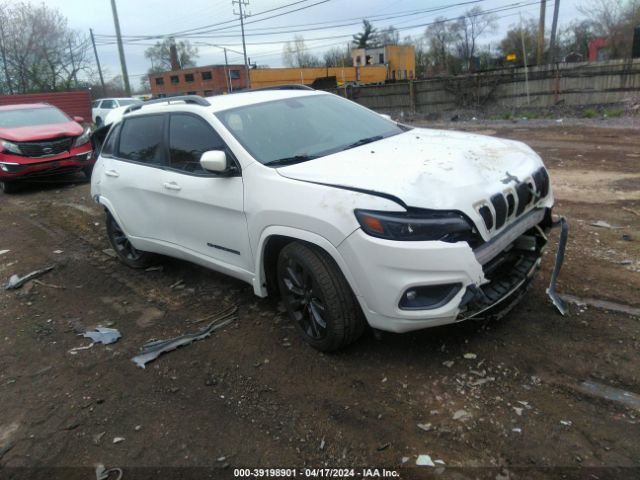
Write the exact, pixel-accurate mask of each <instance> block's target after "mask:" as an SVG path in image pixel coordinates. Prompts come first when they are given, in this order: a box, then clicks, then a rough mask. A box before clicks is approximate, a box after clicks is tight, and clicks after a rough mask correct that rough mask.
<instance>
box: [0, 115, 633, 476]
mask: <svg viewBox="0 0 640 480" xmlns="http://www.w3.org/2000/svg"><path fill="white" fill-rule="evenodd" d="M447 128H462V129H465V130H474V131H478V132H481V133H485V134H489V135H498V136H504V137H508V138H514V139H518V140H523V141H526V142H527V143H529V145H531V146H532V147H533V148H534V149H535V150H536V151H538V152H539V153H540V154H541V155H542V157H543V158H544V159H545V161H546V163H547V165H548V167H549V169H550V173H551V178H552V181H553V183H554V188H555V194H556V198H557V206H556V213H558V214H561V215H564V216H565V217H567V219H568V221H569V224H570V241H569V246H568V250H567V256H566V261H565V265H564V267H563V270H562V273H561V276H560V282H559V290H560V291H561V292H563V293H568V294H572V295H575V296H577V297H583V298H591V299H599V300H608V301H611V302H616V303H620V304H623V305H626V306H628V307H633V308H638V307H640V295H639V294H638V292H639V291H640V129H637V128H633V129H624V128H602V127H595V126H591V127H584V126H570V125H567V124H563V125H554V126H550V127H530V126H527V125H526V124H524V125H523V124H514V125H509V124H492V123H484V124H482V125H477V124H475V125H470V124H463V125H458V124H451V125H449V126H448V127H447ZM599 220H601V221H605V222H607V223H608V224H609V225H611V226H613V227H616V228H603V227H597V226H593V225H591V224H592V223H594V222H597V221H599ZM0 225H1V230H0V231H1V233H0V283H4V282H5V281H6V280H7V279H8V278H9V277H10V276H11V275H12V274H14V273H19V274H25V273H27V272H30V271H32V270H34V269H37V268H41V267H43V266H46V265H55V266H56V267H55V269H54V270H53V271H52V272H50V273H48V274H46V275H44V276H42V277H41V278H40V281H41V282H42V283H34V282H31V283H30V284H27V285H26V286H25V287H23V288H22V289H20V290H17V291H4V290H0V467H3V468H0V477H3V475H4V476H6V478H13V476H15V477H17V476H19V474H20V472H22V473H25V472H28V475H27V476H30V477H34V476H35V473H34V472H36V470H28V471H24V470H21V469H20V468H19V467H31V468H50V467H88V468H89V469H93V468H94V466H95V465H96V464H98V463H102V464H104V465H106V466H107V467H120V468H122V469H123V470H124V476H123V479H124V480H127V479H128V478H133V477H135V474H136V473H137V474H141V473H142V472H145V471H146V472H147V473H148V474H149V475H150V476H153V475H155V473H154V472H157V470H154V469H156V468H158V467H206V468H203V469H201V470H191V471H192V472H197V475H196V474H195V473H194V475H195V476H197V477H198V478H205V477H206V478H221V477H222V476H224V475H227V476H230V477H232V476H233V474H232V472H233V469H234V468H237V467H262V468H265V467H293V466H295V467H303V466H312V467H343V466H352V467H356V466H357V467H388V468H391V469H396V470H397V471H398V472H399V474H400V475H401V476H402V477H403V478H413V477H416V476H420V475H424V474H425V472H426V471H427V470H428V473H429V474H433V473H436V472H440V473H442V474H445V475H446V474H447V473H449V474H451V476H452V477H453V478H479V477H483V476H487V477H488V478H502V479H506V478H531V477H535V476H539V477H540V478H542V477H546V476H556V475H568V476H569V477H572V476H576V477H579V478H621V477H625V476H628V478H638V475H640V424H639V422H640V410H639V409H638V408H640V407H637V406H636V408H633V406H626V405H625V404H623V403H622V402H619V401H610V400H605V399H602V398H599V397H598V396H597V395H594V394H592V393H589V392H587V391H586V390H585V387H584V386H582V387H581V386H580V385H581V382H584V381H592V382H596V383H597V384H602V385H606V386H609V387H614V388H618V389H622V390H624V391H628V392H635V394H639V393H640V369H639V367H640V318H638V317H634V316H632V315H629V314H622V313H616V312H614V311H610V310H609V311H608V310H602V309H598V308H594V307H591V306H576V305H571V307H570V315H569V316H567V317H562V316H560V315H559V314H558V313H557V312H556V310H555V309H554V308H553V306H552V305H551V303H550V302H549V301H548V299H547V297H546V295H545V288H546V286H547V282H548V278H549V275H550V269H551V267H552V263H553V253H554V248H555V244H556V241H557V237H558V232H557V231H556V232H554V233H553V234H552V242H551V245H550V248H549V249H548V251H547V253H546V256H545V258H544V261H543V265H542V270H541V272H540V274H539V276H538V277H537V279H536V280H535V282H534V285H533V287H532V289H531V290H530V292H529V294H528V295H527V296H526V298H525V299H524V300H523V301H522V302H521V303H520V304H519V305H518V306H517V307H516V308H515V309H514V310H513V311H512V312H511V313H510V314H509V315H507V316H506V317H505V318H504V319H502V320H500V321H498V322H492V323H480V322H467V323H461V324H456V325H452V326H446V327H440V328H436V329H431V330H425V331H421V332H417V333H411V334H405V335H392V334H385V335H384V336H383V337H382V339H380V340H377V339H375V338H374V336H373V335H372V334H371V333H369V334H367V335H366V336H365V338H363V339H362V340H361V341H359V342H358V343H357V344H355V345H353V346H352V347H350V348H348V349H347V350H345V351H342V352H339V353H336V354H331V355H326V354H325V355H323V354H320V353H318V352H316V351H314V350H312V349H311V348H309V347H307V346H306V345H305V344H303V343H302V342H301V341H300V340H299V339H298V337H297V336H296V332H295V330H294V328H293V326H292V325H291V324H290V322H289V321H288V319H287V318H286V317H285V315H284V314H283V313H282V312H281V308H279V307H278V304H277V302H275V301H272V300H268V299H259V298H257V297H254V295H253V293H252V289H251V287H250V286H249V285H245V284H243V283H241V282H239V281H236V280H234V279H231V278H229V277H226V276H224V275H221V274H217V273H215V272H211V271H208V270H205V269H203V268H200V267H198V266H195V265H192V264H189V263H185V262H182V261H177V260H172V259H163V261H162V262H161V264H160V265H161V266H162V270H155V271H133V270H130V269H128V268H127V267H125V266H123V265H122V264H120V263H118V262H117V261H116V260H115V259H114V258H112V257H111V256H109V255H107V254H105V253H103V250H104V249H107V248H108V247H109V245H108V242H107V239H106V236H105V231H104V215H103V212H102V211H101V210H100V209H99V208H98V207H97V206H96V205H95V204H94V203H93V202H92V201H91V199H90V195H89V185H88V184H87V183H86V182H84V181H83V180H82V178H81V176H78V177H72V178H69V179H68V181H65V182H62V183H56V184H53V185H34V186H32V187H29V188H27V189H25V190H24V191H22V192H20V193H18V194H15V195H11V196H9V195H0ZM617 227H619V228H617ZM2 250H9V251H8V252H6V253H1V252H2ZM179 281H182V283H179V284H177V282H179ZM176 284H177V285H176ZM234 305H235V306H238V307H239V318H238V320H237V321H236V322H234V323H233V324H232V325H230V326H229V327H227V328H224V329H223V330H222V331H221V332H219V333H216V334H214V335H213V336H212V337H210V338H207V339H205V340H202V341H199V342H196V343H194V344H192V345H189V346H187V347H184V348H182V349H179V350H177V351H174V352H171V353H168V354H166V355H164V356H162V357H160V358H159V359H158V360H156V361H155V362H154V363H151V364H149V365H148V366H147V368H146V369H144V370H143V369H140V368H138V367H137V366H136V365H135V364H134V363H133V362H132V361H131V358H132V357H133V356H134V355H136V354H137V353H138V352H139V349H140V347H141V346H142V344H143V343H145V342H146V341H148V340H150V339H163V338H169V337H172V336H175V335H178V334H181V333H185V332H190V331H195V330H197V329H198V328H201V327H202V326H203V325H206V321H203V319H206V317H207V316H209V315H211V314H212V313H215V312H217V311H220V310H223V309H224V308H225V307H228V306H234ZM98 325H101V326H108V327H113V328H117V329H119V330H120V332H121V333H122V338H121V339H120V340H119V341H118V342H117V343H114V344H112V345H108V346H104V345H95V346H94V347H93V348H91V349H87V350H80V351H77V353H76V354H75V355H73V354H70V353H69V350H70V349H72V348H74V347H78V346H83V345H88V344H89V341H88V340H86V339H83V338H81V337H79V336H78V335H77V334H76V332H77V331H79V329H82V328H90V327H95V326H98ZM626 398H627V400H628V399H631V400H633V399H634V398H637V397H633V396H632V395H631V394H629V395H627V396H626ZM419 425H420V426H419ZM117 437H122V438H123V439H124V440H122V441H120V442H117V443H116V441H114V440H115V439H116V438H117ZM421 454H428V455H430V456H431V458H432V459H433V460H434V461H435V460H441V461H442V462H444V465H446V470H444V472H443V471H442V469H443V467H442V464H441V463H438V464H436V468H428V467H422V468H420V467H416V466H415V465H416V459H417V456H418V455H421ZM145 468H146V469H147V470H145ZM186 471H187V470H184V471H183V470H173V474H170V475H166V474H161V473H162V471H160V473H158V474H157V477H156V476H154V478H179V475H178V473H177V472H183V473H184V472H186ZM72 472H76V473H77V472H82V473H81V474H80V473H77V474H78V478H95V474H93V473H92V471H91V470H82V471H81V470H77V471H76V470H69V471H67V473H66V474H65V475H63V477H64V478H72V477H73V474H72ZM152 474H153V475H152ZM608 475H613V476H611V477H609V476H608ZM46 478H52V477H51V476H48V477H46ZM110 478H111V479H113V478H116V477H115V476H111V477H110Z"/></svg>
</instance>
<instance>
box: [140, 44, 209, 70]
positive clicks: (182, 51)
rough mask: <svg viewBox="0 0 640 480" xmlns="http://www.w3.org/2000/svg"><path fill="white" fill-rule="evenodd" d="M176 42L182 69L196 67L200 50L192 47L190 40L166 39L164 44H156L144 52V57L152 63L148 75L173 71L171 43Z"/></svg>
mask: <svg viewBox="0 0 640 480" xmlns="http://www.w3.org/2000/svg"><path fill="white" fill-rule="evenodd" d="M172 42H174V43H175V45H176V50H177V53H178V63H179V64H180V66H181V67H182V68H190V67H195V66H196V62H197V60H198V57H199V55H198V48H197V47H194V46H193V45H191V42H189V40H179V41H177V42H176V41H174V40H173V39H171V38H165V39H164V40H163V41H162V42H156V44H155V45H154V46H152V47H149V48H147V49H146V50H145V51H144V57H145V58H146V59H147V60H150V61H151V68H150V69H149V72H148V73H160V72H166V71H169V70H172V68H171V43H172Z"/></svg>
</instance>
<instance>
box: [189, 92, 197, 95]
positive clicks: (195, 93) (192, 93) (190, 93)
mask: <svg viewBox="0 0 640 480" xmlns="http://www.w3.org/2000/svg"><path fill="white" fill-rule="evenodd" d="M197 94H198V92H187V95H197Z"/></svg>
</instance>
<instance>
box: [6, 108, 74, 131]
mask: <svg viewBox="0 0 640 480" xmlns="http://www.w3.org/2000/svg"><path fill="white" fill-rule="evenodd" d="M70 121H71V120H70V119H69V117H67V116H66V115H65V114H64V113H62V112H61V111H60V110H58V109H57V108H54V107H42V108H19V109H16V110H0V128H20V127H31V126H35V125H51V124H54V123H67V122H70Z"/></svg>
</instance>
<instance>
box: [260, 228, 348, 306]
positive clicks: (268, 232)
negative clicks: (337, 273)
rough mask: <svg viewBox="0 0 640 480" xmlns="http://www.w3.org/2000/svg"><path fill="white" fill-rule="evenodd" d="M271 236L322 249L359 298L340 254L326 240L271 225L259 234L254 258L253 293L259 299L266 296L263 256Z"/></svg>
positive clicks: (302, 231)
mask: <svg viewBox="0 0 640 480" xmlns="http://www.w3.org/2000/svg"><path fill="white" fill-rule="evenodd" d="M273 236H283V237H289V238H293V239H296V240H300V241H303V242H307V243H311V244H313V245H315V246H317V247H319V248H322V249H323V250H324V251H325V252H327V253H328V254H329V255H330V256H331V258H333V260H334V261H335V262H336V264H337V265H338V268H340V270H341V271H342V274H343V275H344V277H345V279H346V280H347V282H348V283H349V286H350V287H351V290H353V293H354V294H355V295H356V296H359V293H358V288H357V285H356V282H355V280H354V278H353V275H352V274H351V271H350V270H349V268H348V267H347V264H346V262H345V261H344V259H343V258H342V255H340V252H338V250H337V249H336V247H334V246H333V244H332V243H331V242H330V241H329V240H327V239H326V238H324V237H322V236H321V235H318V234H317V233H313V232H309V231H307V230H301V229H297V228H293V227H284V226H277V225H272V226H269V227H267V228H265V229H264V230H263V231H262V232H261V234H260V240H259V241H258V248H257V251H256V256H255V269H254V271H255V272H256V273H255V277H254V279H253V291H254V293H255V294H256V295H257V296H259V297H266V296H267V285H266V282H267V278H266V274H265V271H264V254H265V246H266V245H267V241H268V240H269V238H271V237H273Z"/></svg>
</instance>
